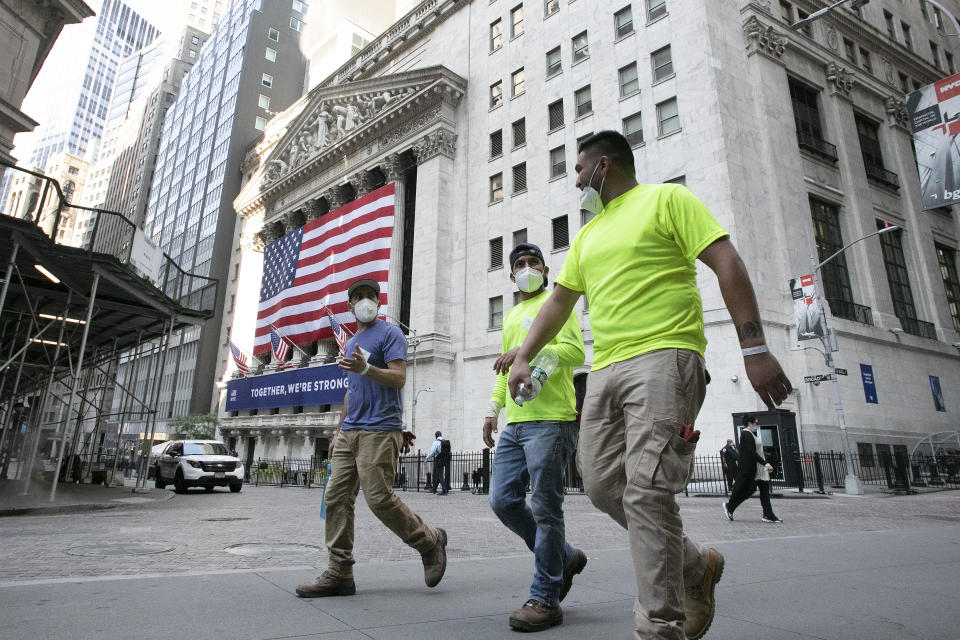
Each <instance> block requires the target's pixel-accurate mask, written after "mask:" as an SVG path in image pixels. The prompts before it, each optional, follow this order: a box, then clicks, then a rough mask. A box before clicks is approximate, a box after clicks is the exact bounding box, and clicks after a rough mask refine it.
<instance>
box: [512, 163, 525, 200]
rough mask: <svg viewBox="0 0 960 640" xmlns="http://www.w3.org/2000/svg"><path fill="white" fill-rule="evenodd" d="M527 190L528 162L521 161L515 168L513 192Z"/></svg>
mask: <svg viewBox="0 0 960 640" xmlns="http://www.w3.org/2000/svg"><path fill="white" fill-rule="evenodd" d="M526 190H527V163H526V162H521V163H520V164H518V165H517V166H515V167H514V168H513V194H514V195H516V194H518V193H523V192H524V191H526Z"/></svg>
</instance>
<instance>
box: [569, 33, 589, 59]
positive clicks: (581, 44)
mask: <svg viewBox="0 0 960 640" xmlns="http://www.w3.org/2000/svg"><path fill="white" fill-rule="evenodd" d="M588 45H589V42H588V40H587V32H586V31H584V32H582V33H578V34H577V35H575V36H573V64H577V63H578V62H580V61H581V60H586V59H587V58H588V57H590V48H589V46H588Z"/></svg>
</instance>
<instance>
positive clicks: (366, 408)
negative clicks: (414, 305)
mask: <svg viewBox="0 0 960 640" xmlns="http://www.w3.org/2000/svg"><path fill="white" fill-rule="evenodd" d="M354 345H360V349H361V350H362V351H363V353H364V355H365V356H366V358H367V362H369V363H370V366H371V367H379V368H381V369H384V368H386V366H387V363H388V362H393V361H394V360H406V359H407V338H406V337H405V336H404V335H403V332H401V331H400V328H399V327H397V326H396V325H395V324H390V323H389V322H384V321H383V320H380V319H377V321H376V322H374V323H373V325H372V326H370V327H367V328H366V329H365V330H364V331H360V332H358V333H357V335H355V336H353V337H352V338H350V339H349V340H347V355H350V354H352V353H353V351H354ZM367 354H369V355H367ZM347 383H348V385H349V387H348V389H349V393H350V396H349V398H348V399H347V417H346V418H345V419H344V421H343V426H342V427H341V428H342V429H366V430H368V431H401V430H403V389H392V388H390V387H384V386H382V385H379V384H377V383H376V382H374V381H373V380H371V379H370V378H367V377H366V376H362V375H360V374H359V373H353V372H352V371H348V372H347Z"/></svg>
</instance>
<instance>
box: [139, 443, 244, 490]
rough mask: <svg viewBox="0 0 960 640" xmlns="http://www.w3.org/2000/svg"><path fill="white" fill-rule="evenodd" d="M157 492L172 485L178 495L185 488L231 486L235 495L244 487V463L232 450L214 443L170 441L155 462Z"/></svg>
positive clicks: (221, 444)
mask: <svg viewBox="0 0 960 640" xmlns="http://www.w3.org/2000/svg"><path fill="white" fill-rule="evenodd" d="M154 470H155V475H154V478H155V482H156V487H157V488H158V489H163V488H164V487H166V486H167V485H168V484H173V488H174V490H175V491H176V492H177V493H184V492H185V491H186V490H187V488H188V487H203V488H204V489H206V490H207V491H213V488H214V487H230V491H233V492H234V493H236V492H238V491H240V489H241V488H243V463H241V462H240V460H239V459H238V458H237V454H236V452H235V451H227V445H225V444H223V443H222V442H218V441H217V440H171V441H170V442H168V443H166V447H164V449H163V451H162V452H161V453H160V455H159V457H158V458H157V461H156V467H155V469H154Z"/></svg>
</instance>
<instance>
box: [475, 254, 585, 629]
mask: <svg viewBox="0 0 960 640" xmlns="http://www.w3.org/2000/svg"><path fill="white" fill-rule="evenodd" d="M549 271H550V270H549V268H548V267H547V266H546V264H544V261H543V253H542V252H541V251H540V248H539V247H538V246H536V245H534V244H530V243H522V244H518V245H517V246H516V247H514V248H513V251H511V252H510V280H511V281H512V282H514V283H515V284H516V285H517V288H518V289H519V290H520V302H519V304H517V305H516V306H514V307H513V308H512V309H510V311H509V312H508V313H507V316H506V317H505V318H504V319H503V332H502V335H503V338H502V347H503V351H502V353H503V355H501V357H500V358H498V359H497V361H496V362H495V363H494V367H493V368H494V371H496V372H497V376H496V380H495V382H494V387H493V395H492V397H491V399H490V409H489V411H488V412H487V416H486V418H485V419H484V421H483V441H484V444H486V445H487V446H488V447H491V448H492V447H493V446H494V445H496V447H497V455H496V456H495V457H494V459H493V477H492V486H491V487H490V507H491V508H492V509H493V512H494V513H496V514H497V517H498V518H500V521H501V522H502V523H503V524H504V525H505V526H506V527H507V528H508V529H510V530H511V531H513V532H514V533H516V534H517V535H518V536H520V537H521V538H522V539H523V541H524V542H525V543H526V545H527V548H528V549H530V551H532V552H533V566H534V573H533V583H532V584H531V585H530V595H529V597H528V598H527V601H526V602H525V603H524V604H523V606H521V607H520V608H519V609H517V610H516V611H514V612H513V613H511V614H510V617H509V620H508V621H509V624H510V627H511V628H514V629H518V630H521V631H542V630H543V629H547V628H549V627H552V626H556V625H558V624H561V623H562V622H563V611H562V610H561V608H560V601H561V600H563V599H564V598H565V597H566V595H567V593H568V592H569V591H570V586H571V585H572V584H573V577H574V576H575V575H577V574H579V573H580V572H581V571H583V568H584V567H585V566H586V565H587V556H586V554H584V553H583V551H580V550H579V549H575V548H573V547H572V546H570V544H569V543H568V542H567V541H566V530H565V527H564V520H563V477H564V476H563V471H564V468H565V467H566V465H567V461H568V460H569V458H570V456H571V455H572V454H573V451H574V450H575V449H576V446H577V433H578V431H579V426H578V424H577V422H576V420H577V407H576V393H575V391H574V385H573V368H574V367H576V366H580V365H582V364H583V360H584V348H583V336H582V335H581V333H580V324H579V323H578V322H577V317H576V314H575V313H570V314H569V315H568V316H567V319H566V321H565V322H564V324H563V328H562V329H560V331H559V333H558V334H557V335H556V336H555V337H554V338H553V339H552V340H551V341H550V342H549V343H548V344H547V345H546V346H545V347H544V349H545V350H550V351H552V352H553V354H555V356H556V360H557V368H556V369H555V370H554V371H553V372H552V373H550V374H549V376H548V377H547V379H546V381H545V382H544V383H543V386H542V388H541V389H540V391H539V393H538V394H537V395H536V397H534V398H532V399H528V400H525V401H523V403H522V404H521V405H518V404H517V403H516V402H515V401H514V397H513V395H512V394H509V393H507V373H508V371H509V368H510V367H509V364H508V362H509V361H512V359H513V354H515V353H516V350H517V348H518V347H519V346H520V343H521V342H523V339H524V337H525V336H526V335H527V330H528V329H529V327H530V325H531V324H532V322H533V319H534V318H535V317H536V315H537V312H538V311H539V310H540V307H542V306H543V303H544V302H546V301H547V299H548V298H549V297H550V294H549V293H547V290H546V286H547V275H548V274H549ZM521 400H522V399H521ZM504 407H506V410H507V411H506V414H507V424H506V426H505V427H504V428H503V432H502V433H501V434H500V439H499V441H498V442H496V443H495V442H494V440H493V433H495V432H496V431H497V421H498V417H499V415H500V411H501V410H502V409H503V408H504ZM528 485H529V486H530V504H529V505H528V504H527V500H526V490H527V486H528Z"/></svg>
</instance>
